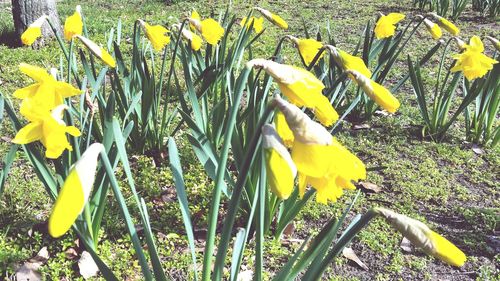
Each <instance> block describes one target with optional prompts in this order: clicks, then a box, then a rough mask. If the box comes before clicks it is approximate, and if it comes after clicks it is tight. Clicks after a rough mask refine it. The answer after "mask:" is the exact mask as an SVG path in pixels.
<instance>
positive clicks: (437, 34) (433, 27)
mask: <svg viewBox="0 0 500 281" xmlns="http://www.w3.org/2000/svg"><path fill="white" fill-rule="evenodd" d="M424 25H425V28H427V31H429V33H430V34H431V36H432V39H434V40H437V39H439V38H441V36H443V32H442V31H441V28H440V27H439V25H437V24H435V23H433V22H432V21H430V20H429V19H427V18H424Z"/></svg>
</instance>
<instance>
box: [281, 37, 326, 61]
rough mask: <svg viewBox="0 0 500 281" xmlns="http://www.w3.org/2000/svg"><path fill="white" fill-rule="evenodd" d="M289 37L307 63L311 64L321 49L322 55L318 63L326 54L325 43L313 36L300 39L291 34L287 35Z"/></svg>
mask: <svg viewBox="0 0 500 281" xmlns="http://www.w3.org/2000/svg"><path fill="white" fill-rule="evenodd" d="M287 38H288V39H289V40H291V41H292V42H293V43H294V44H295V46H296V47H297V49H298V50H299V53H300V55H301V56H302V58H303V59H304V62H305V63H306V65H310V64H311V62H312V61H313V60H314V58H315V57H316V55H317V54H318V52H320V51H321V55H320V56H319V58H318V60H317V61H316V63H318V62H319V59H320V58H322V57H323V56H324V52H323V50H322V49H323V44H322V43H321V42H319V41H317V40H314V39H311V38H304V39H299V38H296V37H293V36H290V35H289V36H287Z"/></svg>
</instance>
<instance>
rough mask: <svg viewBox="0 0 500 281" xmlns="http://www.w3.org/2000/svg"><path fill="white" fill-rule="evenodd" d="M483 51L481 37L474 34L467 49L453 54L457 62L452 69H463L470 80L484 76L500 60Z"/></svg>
mask: <svg viewBox="0 0 500 281" xmlns="http://www.w3.org/2000/svg"><path fill="white" fill-rule="evenodd" d="M483 52H484V45H483V42H481V38H479V37H478V36H473V37H472V38H471V39H470V41H469V44H467V45H466V46H465V50H464V51H463V52H462V53H460V54H456V55H454V56H453V58H454V59H455V60H456V62H455V66H453V67H452V68H451V71H452V72H457V71H462V72H463V73H464V76H465V77H466V78H467V79H468V80H469V81H471V80H474V79H476V78H480V77H483V76H484V75H485V74H486V73H488V71H490V70H491V69H493V65H494V64H496V63H498V61H496V60H494V59H492V58H490V57H488V56H486V55H485V54H483Z"/></svg>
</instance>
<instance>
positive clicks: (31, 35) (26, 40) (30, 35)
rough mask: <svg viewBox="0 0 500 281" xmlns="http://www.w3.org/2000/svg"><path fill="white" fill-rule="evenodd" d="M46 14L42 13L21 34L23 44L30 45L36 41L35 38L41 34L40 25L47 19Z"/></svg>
mask: <svg viewBox="0 0 500 281" xmlns="http://www.w3.org/2000/svg"><path fill="white" fill-rule="evenodd" d="M47 18H48V16H47V15H42V16H41V17H39V18H38V19H37V20H35V21H34V22H33V23H31V24H30V25H29V26H28V28H27V29H26V30H25V31H24V32H23V34H21V41H22V42H23V44H24V45H27V46H31V45H33V43H34V42H35V41H36V39H38V38H40V36H42V25H43V24H44V23H45V21H46V20H47Z"/></svg>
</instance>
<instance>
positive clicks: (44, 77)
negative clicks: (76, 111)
mask: <svg viewBox="0 0 500 281" xmlns="http://www.w3.org/2000/svg"><path fill="white" fill-rule="evenodd" d="M19 70H20V71H21V72H22V73H24V74H26V75H28V76H29V77H30V78H32V79H33V80H35V83H34V84H32V85H30V86H28V87H25V88H21V89H18V90H16V91H15V92H14V94H13V96H14V97H16V98H18V99H22V100H23V101H22V102H21V108H20V112H21V114H22V115H23V116H25V117H27V115H30V114H31V113H30V111H31V110H33V108H40V109H42V110H44V111H47V112H49V111H50V110H52V109H54V108H55V107H57V106H58V105H61V104H63V103H64V98H68V97H71V96H75V95H78V94H80V93H81V91H80V90H79V89H77V88H75V87H73V86H71V85H70V84H68V83H66V82H61V81H57V80H56V79H55V78H54V77H53V76H52V75H50V74H49V73H48V72H47V71H46V70H45V69H43V68H40V67H37V66H33V65H29V64H26V63H21V64H20V65H19Z"/></svg>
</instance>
